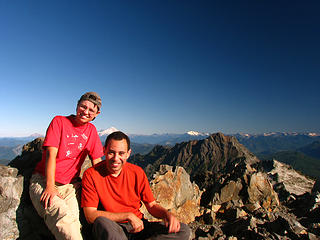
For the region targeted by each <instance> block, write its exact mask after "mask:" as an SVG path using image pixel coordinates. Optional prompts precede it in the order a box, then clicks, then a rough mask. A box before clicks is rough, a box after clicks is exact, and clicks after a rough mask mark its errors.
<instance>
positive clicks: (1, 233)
mask: <svg viewBox="0 0 320 240" xmlns="http://www.w3.org/2000/svg"><path fill="white" fill-rule="evenodd" d="M17 174H18V170H17V169H15V168H11V167H6V166H3V165H0V223H1V224H0V239H3V240H6V239H8V240H9V239H16V238H18V236H19V230H18V224H17V217H16V215H17V213H16V211H17V209H18V207H19V204H20V198H21V194H22V191H23V177H22V176H17Z"/></svg>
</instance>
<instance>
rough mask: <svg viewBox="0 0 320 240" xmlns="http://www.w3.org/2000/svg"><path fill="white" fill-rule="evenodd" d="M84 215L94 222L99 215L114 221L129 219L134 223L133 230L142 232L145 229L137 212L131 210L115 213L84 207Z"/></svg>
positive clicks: (90, 221)
mask: <svg viewBox="0 0 320 240" xmlns="http://www.w3.org/2000/svg"><path fill="white" fill-rule="evenodd" d="M83 212H84V215H85V217H86V219H87V221H88V222H89V223H93V222H94V221H95V220H96V218H97V217H106V218H108V219H110V220H112V221H114V222H124V221H128V222H129V223H130V224H131V225H132V228H133V229H132V232H134V233H135V232H140V231H141V230H143V228H144V226H143V222H142V220H141V219H140V218H138V217H137V216H136V215H135V214H133V213H131V212H122V213H113V212H107V211H100V210H97V208H94V207H84V208H83Z"/></svg>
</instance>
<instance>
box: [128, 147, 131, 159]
mask: <svg viewBox="0 0 320 240" xmlns="http://www.w3.org/2000/svg"><path fill="white" fill-rule="evenodd" d="M130 154H131V148H130V149H129V151H128V158H129V157H130Z"/></svg>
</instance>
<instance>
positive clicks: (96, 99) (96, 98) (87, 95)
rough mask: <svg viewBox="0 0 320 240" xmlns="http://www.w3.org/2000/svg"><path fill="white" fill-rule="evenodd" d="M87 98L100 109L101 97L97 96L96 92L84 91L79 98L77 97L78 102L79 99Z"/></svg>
mask: <svg viewBox="0 0 320 240" xmlns="http://www.w3.org/2000/svg"><path fill="white" fill-rule="evenodd" d="M85 100H88V101H90V102H92V103H93V104H95V105H97V107H98V110H100V108H101V98H100V96H99V94H98V93H96V92H86V93H85V94H83V95H82V96H81V98H80V99H79V101H78V103H79V102H81V101H85Z"/></svg>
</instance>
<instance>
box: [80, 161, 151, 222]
mask: <svg viewBox="0 0 320 240" xmlns="http://www.w3.org/2000/svg"><path fill="white" fill-rule="evenodd" d="M105 164H106V161H102V162H101V163H99V164H97V165H96V166H94V167H91V168H89V169H88V170H86V171H85V173H84V175H83V177H82V197H81V207H94V208H98V205H99V203H101V205H102V206H103V208H104V210H105V211H108V212H132V213H134V214H135V215H136V216H137V217H138V218H140V219H141V218H142V217H143V214H142V213H141V212H140V211H139V208H140V207H141V201H142V202H145V203H150V202H153V201H154V200H155V198H154V196H153V194H152V191H151V188H150V185H149V181H148V179H147V176H146V174H145V172H144V171H143V169H142V168H141V167H139V166H137V165H134V164H132V163H128V162H127V163H125V164H124V166H123V167H122V170H121V172H120V174H119V175H118V176H117V177H114V176H112V175H111V174H107V170H106V165H105Z"/></svg>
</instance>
